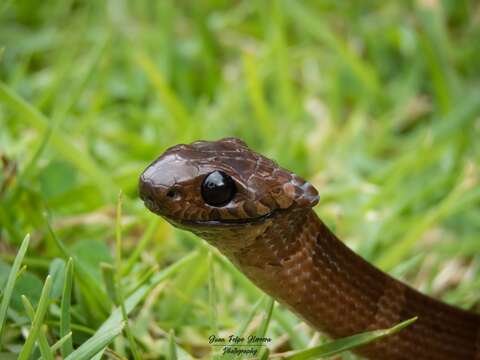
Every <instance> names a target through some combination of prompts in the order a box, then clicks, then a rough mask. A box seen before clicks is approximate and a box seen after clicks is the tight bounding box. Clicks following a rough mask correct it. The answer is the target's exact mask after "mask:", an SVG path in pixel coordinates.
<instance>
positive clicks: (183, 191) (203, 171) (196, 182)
mask: <svg viewBox="0 0 480 360" xmlns="http://www.w3.org/2000/svg"><path fill="white" fill-rule="evenodd" d="M212 173H215V174H214V175H212V176H211V177H210V178H209V179H208V180H206V179H207V178H208V176H209V175H210V174H212ZM219 174H220V175H219ZM212 179H213V180H212ZM222 181H223V182H222ZM230 181H231V182H232V183H230ZM206 183H208V184H206ZM212 183H213V186H214V185H215V184H220V185H222V184H223V186H224V187H225V188H226V190H224V191H229V192H228V193H227V194H226V195H225V194H221V196H220V198H219V197H216V198H215V196H214V197H213V198H215V199H220V200H222V199H224V200H226V201H224V202H222V201H217V202H215V201H212V202H211V204H209V203H208V202H209V201H208V200H209V198H208V196H210V195H208V194H207V195H206V193H208V191H209V189H210V188H209V187H208V186H210V185H211V184H212ZM232 184H233V185H232ZM232 186H233V187H234V188H232ZM202 189H203V190H202ZM213 191H215V189H214V190H213ZM139 192H140V197H141V198H142V200H143V201H144V202H145V205H146V206H147V207H148V208H149V209H150V210H151V211H152V212H154V213H156V214H158V215H160V216H162V217H164V218H166V219H167V220H168V221H170V222H172V223H173V224H175V225H176V226H180V227H183V228H188V229H190V230H193V231H195V230H197V231H196V232H197V233H198V232H201V231H202V228H203V229H205V228H216V227H234V228H235V227H236V228H238V227H241V226H244V225H245V224H248V225H251V226H253V225H254V224H261V223H263V222H265V221H267V220H268V219H269V218H270V217H272V216H275V214H277V213H279V212H282V211H284V210H299V209H306V208H311V207H313V206H314V205H316V204H317V202H318V199H319V197H318V193H317V191H316V190H315V188H314V187H313V186H312V185H311V184H310V183H308V182H306V181H305V180H303V179H302V178H300V177H299V176H297V175H295V174H293V173H291V172H289V171H287V170H285V169H283V168H281V167H279V166H278V165H277V164H276V163H275V162H274V161H272V160H270V159H268V158H266V157H264V156H262V155H260V154H258V153H256V152H254V151H252V150H250V149H249V148H248V147H247V145H246V144H245V143H244V142H243V141H241V140H239V139H236V138H224V139H222V140H219V141H196V142H194V143H192V144H189V145H184V144H180V145H176V146H173V147H171V148H169V149H168V150H166V151H165V152H164V153H163V154H162V155H161V156H160V157H158V158H157V159H156V160H155V161H154V162H153V163H152V164H150V165H149V166H148V167H147V168H146V169H145V171H144V172H143V173H142V175H141V176H140V182H139ZM214 195H215V194H214ZM222 196H223V198H222ZM213 198H211V199H213ZM206 200H207V201H206ZM212 204H213V205H212Z"/></svg>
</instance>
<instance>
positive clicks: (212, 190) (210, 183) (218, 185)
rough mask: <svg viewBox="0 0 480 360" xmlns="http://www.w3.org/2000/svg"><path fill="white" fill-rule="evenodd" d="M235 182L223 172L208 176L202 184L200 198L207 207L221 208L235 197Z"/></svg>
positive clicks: (215, 172)
mask: <svg viewBox="0 0 480 360" xmlns="http://www.w3.org/2000/svg"><path fill="white" fill-rule="evenodd" d="M236 192H237V189H236V187H235V182H234V181H233V180H232V178H231V177H230V176H228V175H227V174H225V173H224V172H223V171H218V170H217V171H214V172H211V173H210V174H208V175H207V176H206V177H205V179H204V180H203V183H202V197H203V200H205V202H206V203H207V204H208V205H211V206H223V205H225V204H227V203H228V202H230V200H232V199H233V197H234V196H235V193H236Z"/></svg>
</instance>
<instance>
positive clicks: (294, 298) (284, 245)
mask: <svg viewBox="0 0 480 360" xmlns="http://www.w3.org/2000/svg"><path fill="white" fill-rule="evenodd" d="M226 255H227V256H228V257H229V258H230V259H231V260H232V262H234V263H235V264H236V265H237V266H238V267H239V268H240V269H241V270H242V271H243V272H244V273H245V274H246V275H247V276H248V277H249V278H250V279H251V280H252V281H253V282H254V283H255V284H256V285H257V286H259V287H260V288H262V289H263V290H264V291H266V292H267V293H269V294H270V295H271V296H273V297H274V298H276V299H278V300H279V301H280V302H281V303H283V304H284V305H286V306H287V307H288V308H290V309H291V310H292V311H293V312H295V313H296V314H298V315H299V316H300V317H302V318H303V319H304V320H306V321H307V322H308V323H309V324H311V325H312V326H313V327H314V328H316V329H318V330H321V331H323V332H326V333H328V334H329V335H331V336H332V337H334V338H337V337H344V336H350V335H354V334H357V333H360V332H364V331H369V330H375V329H381V328H388V327H391V326H393V325H395V324H398V323H399V322H401V321H404V320H407V319H410V318H412V317H415V316H417V317H418V320H417V321H416V322H415V323H414V324H412V325H411V326H409V327H408V328H406V329H404V330H402V331H401V332H400V333H398V334H396V335H393V336H391V337H388V338H386V339H384V340H380V341H377V342H375V343H373V344H371V345H368V346H365V347H363V348H361V349H359V350H357V352H359V353H360V354H362V355H365V356H367V357H368V358H371V359H475V360H479V359H480V350H479V349H478V348H480V335H479V332H480V330H479V329H480V316H479V315H478V314H474V313H472V312H467V311H464V310H461V309H458V308H455V307H452V306H449V305H447V304H444V303H442V302H439V301H437V300H435V299H433V298H430V297H428V296H426V295H423V294H421V293H419V292H418V291H416V290H414V289H412V288H411V287H409V286H407V285H405V284H403V283H401V282H399V281H397V280H396V279H394V278H392V277H390V276H389V275H387V274H385V273H383V272H382V271H380V270H379V269H377V268H375V267H374V266H372V265H371V264H369V263H368V262H367V261H365V260H364V259H362V258H361V257H360V256H358V255H357V254H355V253H354V252H353V251H351V250H350V249H349V248H348V247H347V246H346V245H344V244H343V243H342V242H341V241H340V240H338V238H337V237H336V236H335V235H334V234H333V233H332V232H331V231H330V230H329V229H328V228H327V226H326V225H325V224H324V223H323V222H322V221H321V220H320V219H319V218H318V217H317V215H316V214H315V213H314V212H313V211H312V210H304V211H297V212H291V213H286V214H284V215H281V217H277V218H276V219H275V221H272V222H271V223H270V224H269V225H268V226H267V227H266V228H265V229H264V231H263V232H260V233H259V234H258V236H256V237H255V239H254V241H248V242H246V243H245V246H243V247H241V248H237V249H236V250H235V251H230V252H228V251H227V252H226ZM475 356H477V357H475Z"/></svg>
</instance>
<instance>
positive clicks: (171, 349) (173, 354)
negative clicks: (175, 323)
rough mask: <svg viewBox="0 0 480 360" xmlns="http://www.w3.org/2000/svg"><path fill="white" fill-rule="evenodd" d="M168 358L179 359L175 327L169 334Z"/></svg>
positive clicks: (171, 359) (169, 359)
mask: <svg viewBox="0 0 480 360" xmlns="http://www.w3.org/2000/svg"><path fill="white" fill-rule="evenodd" d="M168 360H177V344H175V332H174V331H173V329H172V330H170V332H169V334H168Z"/></svg>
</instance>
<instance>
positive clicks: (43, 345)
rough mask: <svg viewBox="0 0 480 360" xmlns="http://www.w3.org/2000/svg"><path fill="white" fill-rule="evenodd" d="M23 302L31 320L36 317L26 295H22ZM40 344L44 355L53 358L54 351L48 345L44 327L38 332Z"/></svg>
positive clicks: (51, 359)
mask: <svg viewBox="0 0 480 360" xmlns="http://www.w3.org/2000/svg"><path fill="white" fill-rule="evenodd" d="M22 302H23V306H24V307H25V311H26V313H27V315H28V317H29V318H30V320H31V321H33V319H34V317H35V310H34V309H33V306H32V304H31V303H30V301H28V299H27V297H26V296H25V295H22ZM38 345H39V347H40V352H41V354H42V357H43V358H44V359H47V360H53V355H52V351H51V349H50V345H48V341H47V337H46V333H45V330H44V328H43V329H42V331H40V333H39V334H38Z"/></svg>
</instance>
